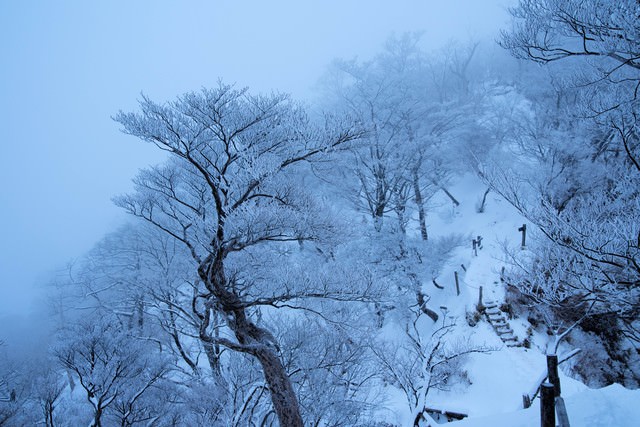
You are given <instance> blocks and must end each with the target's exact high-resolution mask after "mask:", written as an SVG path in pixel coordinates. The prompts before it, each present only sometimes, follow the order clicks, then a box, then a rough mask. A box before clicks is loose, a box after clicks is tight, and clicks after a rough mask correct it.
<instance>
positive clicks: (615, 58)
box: [493, 0, 640, 319]
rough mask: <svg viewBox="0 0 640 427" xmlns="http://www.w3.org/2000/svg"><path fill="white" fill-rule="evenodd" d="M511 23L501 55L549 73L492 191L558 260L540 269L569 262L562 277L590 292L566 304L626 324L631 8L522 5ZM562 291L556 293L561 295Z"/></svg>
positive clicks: (630, 273) (637, 169)
mask: <svg viewBox="0 0 640 427" xmlns="http://www.w3.org/2000/svg"><path fill="white" fill-rule="evenodd" d="M511 13H512V15H513V16H514V18H515V20H514V28H513V30H512V31H510V32H505V33H503V37H502V44H503V46H505V47H507V48H508V49H510V50H511V52H512V53H513V54H514V55H516V56H517V57H520V58H524V59H529V60H533V61H537V62H541V63H550V64H555V63H557V64H556V68H555V70H554V74H553V75H554V78H555V82H554V85H553V86H552V85H547V86H546V87H547V89H546V94H545V93H544V91H545V90H544V86H543V89H542V91H540V89H538V90H539V92H538V93H543V96H542V97H538V99H534V103H533V104H532V107H531V110H532V111H530V114H529V115H528V117H526V116H525V117H523V120H522V122H523V123H528V124H529V125H525V126H524V127H522V128H521V131H520V132H519V141H517V149H518V150H519V151H520V154H521V155H522V156H521V157H524V160H522V161H520V162H514V164H513V165H514V168H510V169H511V171H509V172H507V171H506V170H505V169H506V168H497V169H501V170H502V171H500V172H497V171H496V170H494V172H493V181H494V182H496V183H498V185H497V186H498V187H500V188H501V190H500V191H502V192H503V194H504V195H505V196H506V197H507V199H508V200H510V201H511V202H512V203H513V204H514V205H515V206H516V207H517V208H518V209H519V210H520V211H521V212H522V213H524V214H525V216H526V217H527V218H529V219H530V220H531V221H532V222H534V223H535V224H536V225H537V226H538V227H539V229H540V230H541V231H542V233H543V234H544V235H545V236H546V237H548V238H549V239H550V240H551V241H552V242H553V243H554V244H555V245H557V246H559V248H561V250H565V251H568V253H567V254H565V255H562V254H558V253H557V252H558V251H557V250H547V251H545V253H546V254H556V256H559V258H558V257H556V259H555V261H553V260H548V261H549V263H548V265H549V267H552V266H553V265H554V262H555V263H558V264H564V262H562V261H563V260H564V261H566V260H574V262H573V263H572V267H571V271H572V274H573V275H574V276H575V277H582V279H580V281H583V282H585V281H587V282H591V286H589V288H590V289H591V290H590V291H587V290H585V287H584V286H579V285H573V286H575V287H576V291H575V292H573V294H574V295H576V294H580V295H581V296H582V297H583V298H584V299H587V300H595V301H596V302H597V303H598V305H600V306H601V307H602V310H605V311H612V312H617V313H619V314H620V317H621V318H623V319H625V318H626V319H633V318H634V317H635V315H636V314H635V313H636V312H637V310H638V309H639V307H638V305H637V303H634V302H633V301H635V300H637V296H636V295H637V291H638V288H639V285H640V258H639V255H640V249H639V247H640V228H639V227H638V224H639V220H640V209H639V204H638V203H639V201H638V192H637V189H638V185H639V184H640V166H639V165H640V163H638V151H637V150H638V147H639V142H640V140H639V138H638V135H639V133H638V131H639V129H638V117H639V115H638V114H639V113H640V109H639V106H640V104H639V102H638V90H637V88H638V84H639V82H640V63H638V53H639V52H640V39H639V38H638V35H637V30H638V24H637V14H638V4H637V2H635V1H622V2H599V1H555V0H538V1H533V0H531V1H529V0H527V1H521V2H520V3H519V5H518V6H516V7H515V8H513V9H511ZM572 67H576V68H572ZM574 69H579V70H580V71H578V72H576V71H573V70H574ZM530 166H533V167H534V169H533V170H534V171H535V172H533V173H532V172H527V169H528V167H530ZM518 167H519V168H520V169H521V170H520V171H514V169H515V168H518ZM528 170H529V171H532V169H530V168H529V169H528ZM583 275H584V277H583ZM587 278H588V279H587ZM571 282H572V281H566V280H565V281H562V283H564V286H560V288H559V289H560V290H562V289H565V290H566V292H568V293H571V292H570V291H569V290H568V289H567V287H568V288H569V289H571V288H572V287H573V286H572V285H571V284H570V283H571ZM565 297H566V295H565Z"/></svg>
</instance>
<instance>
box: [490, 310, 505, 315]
mask: <svg viewBox="0 0 640 427" xmlns="http://www.w3.org/2000/svg"><path fill="white" fill-rule="evenodd" d="M487 314H488V315H489V316H502V312H501V311H500V310H487Z"/></svg>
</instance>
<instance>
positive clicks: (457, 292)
mask: <svg viewBox="0 0 640 427" xmlns="http://www.w3.org/2000/svg"><path fill="white" fill-rule="evenodd" d="M453 275H454V277H455V278H456V295H460V282H459V281H458V272H457V271H454V272H453Z"/></svg>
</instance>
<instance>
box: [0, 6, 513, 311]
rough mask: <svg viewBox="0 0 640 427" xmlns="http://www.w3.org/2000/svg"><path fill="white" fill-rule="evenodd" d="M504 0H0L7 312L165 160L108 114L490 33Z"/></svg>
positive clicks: (279, 82) (311, 75)
mask: <svg viewBox="0 0 640 427" xmlns="http://www.w3.org/2000/svg"><path fill="white" fill-rule="evenodd" d="M511 3H513V2H512V1H509V0H448V1H445V0H438V1H436V0H422V1H419V0H396V1H380V0H376V1H373V0H366V1H365V0H361V1H355V0H353V1H348V0H341V1H338V0H322V1H321V0H317V1H311V0H307V1H304V0H287V1H278V0H272V1H258V0H255V1H231V0H229V1H220V0H209V1H186V0H185V1H159V0H147V1H132V0H122V1H120V0H109V1H107V0H105V1H97V0H96V1H87V0H78V1H68V0H60V1H44V0H43V1H26V0H25V1H20V0H14V1H11V0H6V1H2V2H0V70H1V71H0V73H1V74H0V75H1V77H2V78H0V129H1V131H2V132H1V137H2V140H1V142H0V144H1V147H2V149H1V151H0V183H1V185H2V188H1V190H0V209H1V210H0V227H2V233H1V235H0V239H1V240H0V241H1V245H0V317H1V316H2V315H4V314H8V313H16V312H19V311H21V310H24V309H25V308H27V307H29V304H30V301H31V299H32V298H33V295H34V294H36V292H39V293H41V292H42V291H41V290H40V291H35V290H34V289H37V288H36V287H34V285H35V284H42V283H44V282H46V280H47V278H48V277H49V276H50V275H51V272H52V271H53V270H54V269H56V268H60V267H63V266H64V264H65V263H66V262H67V261H69V260H71V259H73V258H74V257H79V256H80V255H81V254H82V253H83V252H85V251H86V250H88V249H89V248H90V247H91V245H92V244H93V243H94V242H96V241H97V240H98V239H99V238H100V237H101V236H102V235H103V234H104V233H106V232H108V231H109V230H112V229H114V228H115V227H116V226H117V224H119V223H120V222H121V221H122V220H123V218H124V214H123V213H121V212H120V211H119V209H117V208H116V207H114V206H113V205H112V203H111V200H110V199H111V197H112V196H114V195H116V194H120V193H123V192H126V191H128V190H129V189H130V186H131V185H130V180H131V178H132V177H133V176H134V175H135V173H136V171H137V170H138V169H139V168H140V167H144V166H146V165H148V164H151V163H156V162H158V161H160V160H161V158H162V157H161V154H160V153H159V152H158V151H157V150H155V149H154V148H153V147H152V146H148V145H145V144H143V143H141V142H139V141H137V140H135V139H133V138H131V137H127V136H125V135H122V134H120V133H119V131H118V125H117V124H116V123H114V122H113V121H112V120H111V119H110V116H112V115H114V114H115V113H116V112H117V111H118V110H119V109H123V110H133V109H135V108H136V100H137V99H138V97H139V94H140V93H141V92H144V93H145V94H147V95H149V96H150V97H151V98H152V99H154V100H158V101H162V100H167V99H171V98H173V97H174V96H176V95H178V94H180V93H182V92H185V91H188V90H198V89H199V88H201V87H211V86H214V85H215V84H216V82H217V80H218V79H219V78H222V79H223V80H224V81H225V82H227V83H233V82H237V84H238V85H240V86H249V87H250V88H251V89H252V91H254V92H257V91H270V90H272V89H275V90H280V91H284V92H290V93H292V94H293V95H294V96H296V97H299V98H310V97H311V96H312V95H313V92H312V91H311V89H312V87H313V86H314V84H315V82H316V81H317V80H318V78H319V77H320V76H321V74H322V73H323V71H324V70H325V68H326V66H327V64H328V63H329V62H330V61H331V60H332V59H333V58H336V57H343V58H351V57H354V56H359V57H361V58H368V57H370V56H371V55H373V54H374V53H375V52H376V51H378V50H379V49H380V48H381V45H382V43H383V42H384V41H385V39H387V38H388V37H389V36H390V35H391V34H392V33H393V32H395V33H396V34H401V33H403V32H405V31H417V30H424V31H425V34H424V41H425V44H426V46H427V47H430V48H436V47H439V46H440V45H442V44H444V43H445V42H447V41H448V40H450V39H452V38H457V39H459V40H461V41H468V40H470V39H479V38H484V37H487V36H490V35H492V34H494V33H495V32H496V31H497V29H498V28H500V27H503V26H504V25H505V23H506V22H508V17H507V13H506V11H505V6H506V5H509V4H511Z"/></svg>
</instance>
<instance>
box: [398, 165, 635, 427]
mask: <svg viewBox="0 0 640 427" xmlns="http://www.w3.org/2000/svg"><path fill="white" fill-rule="evenodd" d="M485 190H486V187H484V186H483V184H482V183H481V182H480V181H479V180H478V179H477V178H476V177H474V176H467V177H465V178H463V179H461V180H460V181H459V183H458V184H457V185H455V187H452V188H451V189H450V191H451V192H452V193H453V194H454V195H455V196H456V198H458V200H459V201H460V206H458V207H453V205H452V203H451V202H450V200H449V199H448V198H447V197H446V196H444V195H438V196H437V197H435V198H434V200H433V201H432V203H433V205H432V209H431V211H430V217H429V221H428V224H429V231H430V236H434V237H438V236H444V235H447V234H448V233H454V232H455V233H462V234H463V235H465V236H468V240H469V244H468V246H465V247H463V248H461V249H459V250H458V251H457V252H456V254H455V256H454V257H453V260H452V261H451V262H450V263H449V265H448V266H447V268H446V269H444V271H442V273H441V274H440V276H439V277H438V278H437V281H438V282H439V284H440V285H442V286H444V287H445V289H444V290H439V289H436V288H435V287H434V286H432V285H431V284H430V283H427V282H428V279H427V278H425V280H424V287H425V290H428V294H429V295H431V297H432V300H431V302H430V305H431V306H432V307H441V306H444V307H447V310H448V311H447V315H448V316H449V317H450V318H451V319H452V320H455V322H456V325H457V326H456V335H458V336H463V337H468V338H470V340H471V341H472V342H473V343H474V344H475V345H478V346H485V347H491V348H493V349H495V351H492V352H491V353H488V354H472V355H471V356H469V357H468V359H467V362H466V364H465V369H466V370H467V373H468V378H469V380H470V382H471V385H470V386H469V387H467V388H462V389H461V388H455V387H454V388H453V389H452V390H450V391H446V392H445V391H437V390H432V391H431V392H430V393H429V395H428V397H427V406H428V407H431V408H437V409H442V410H447V411H453V412H459V413H464V414H467V415H468V416H469V417H468V418H467V419H465V420H462V421H457V422H454V424H452V425H455V426H456V427H457V426H460V427H466V426H492V427H503V426H504V427H507V426H508V427H516V426H538V425H540V421H539V406H538V402H537V400H536V402H534V404H533V406H532V407H531V408H529V409H526V410H523V409H522V395H523V394H525V393H527V392H530V391H531V389H532V388H534V389H535V387H536V382H537V380H538V378H539V377H540V375H541V374H542V373H544V372H545V370H546V359H545V347H546V343H547V340H548V337H547V336H545V335H536V334H535V333H534V335H533V336H532V337H530V338H531V341H532V346H531V348H529V349H527V348H524V347H507V346H506V345H505V344H504V343H503V342H502V341H501V340H500V338H499V337H498V335H497V334H496V333H495V332H494V330H493V328H492V327H491V325H490V324H489V323H488V322H487V321H486V319H485V318H484V317H483V318H482V320H481V321H480V322H479V323H478V324H477V325H476V326H474V327H470V326H469V325H468V324H467V322H466V320H465V314H466V313H467V312H473V311H474V310H475V306H476V304H477V302H478V292H479V287H480V286H482V287H483V293H484V298H483V300H484V301H487V300H494V301H496V302H498V304H500V303H501V302H503V301H504V285H503V284H502V283H501V281H500V270H501V267H502V266H503V265H504V263H503V261H502V260H503V258H504V251H503V247H504V244H505V243H507V244H508V245H510V246H513V247H516V248H518V247H519V245H520V239H521V234H520V232H519V231H518V227H520V226H521V225H522V224H523V223H526V220H524V219H523V218H522V217H521V216H520V215H519V214H518V212H517V211H515V209H513V207H512V206H511V205H509V203H508V202H506V201H505V200H503V199H502V198H501V197H500V196H498V195H496V194H494V193H489V195H488V197H487V203H486V208H485V212H483V213H478V212H477V209H476V207H477V205H478V204H479V200H481V198H482V195H483V193H484V191H485ZM476 236H482V249H480V250H479V251H478V253H477V255H475V254H473V253H472V249H471V238H472V237H473V238H475V237H476ZM523 255H526V252H525V253H523ZM462 265H464V269H466V272H465V270H464V269H463V267H462ZM454 271H457V272H458V274H459V278H460V295H459V296H458V295H457V293H456V290H455V281H454ZM509 323H510V325H511V327H512V329H513V330H514V334H515V335H516V336H517V338H518V340H519V341H522V340H523V339H524V338H526V336H527V327H528V324H527V322H526V320H522V319H513V320H510V321H509ZM426 333H428V332H426ZM560 378H561V384H562V396H563V397H564V398H565V402H566V407H567V412H568V414H569V419H570V421H571V426H572V427H575V426H614V425H615V426H632V425H633V426H635V425H640V405H639V404H638V402H640V391H632V390H626V389H624V388H623V387H622V386H617V385H614V386H610V387H606V388H604V389H601V390H590V389H588V388H587V387H586V386H585V385H584V384H582V383H581V382H579V381H576V380H574V379H572V378H569V377H567V376H566V375H564V374H563V373H562V372H560ZM411 418H412V417H411V415H410V414H402V415H401V416H400V419H399V421H400V422H401V423H402V425H408V426H409V425H412V422H413V420H412V419H411ZM424 425H427V424H426V423H425V424H424Z"/></svg>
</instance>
